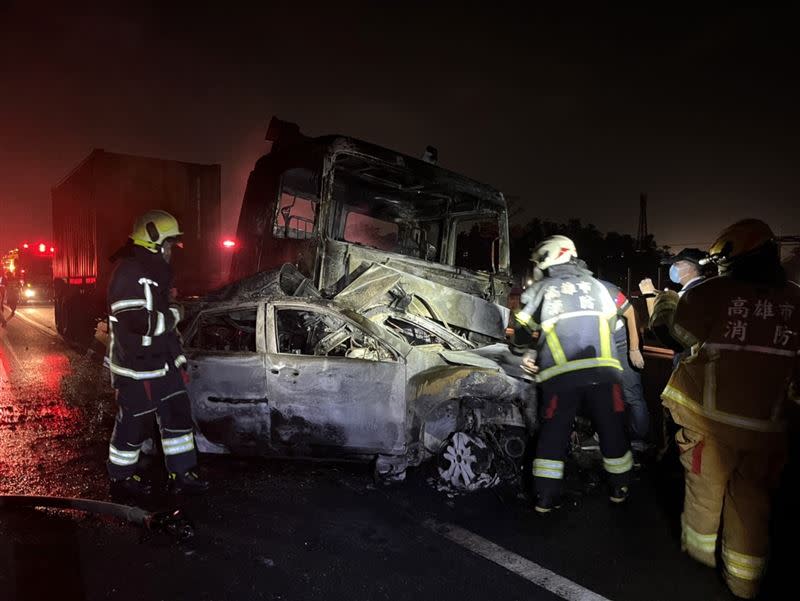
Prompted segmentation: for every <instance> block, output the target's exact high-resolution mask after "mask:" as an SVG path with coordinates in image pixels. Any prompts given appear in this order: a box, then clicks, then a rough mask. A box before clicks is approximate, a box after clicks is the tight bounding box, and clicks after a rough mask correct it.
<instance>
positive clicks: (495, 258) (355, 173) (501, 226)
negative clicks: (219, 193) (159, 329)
mask: <svg viewBox="0 0 800 601" xmlns="http://www.w3.org/2000/svg"><path fill="white" fill-rule="evenodd" d="M267 139H268V140H271V141H272V143H273V145H272V148H271V150H270V152H269V154H267V155H265V156H263V157H261V159H259V160H258V162H257V163H256V165H255V167H254V168H253V171H252V172H251V173H250V177H249V179H248V182H247V189H246V191H245V196H244V200H243V203H242V209H241V214H240V216H239V227H238V231H237V240H236V248H235V250H234V254H233V259H232V264H231V277H232V279H234V280H236V279H240V278H244V277H247V276H250V275H252V274H255V273H258V272H262V271H267V270H270V269H277V268H279V267H280V266H281V265H283V264H284V263H289V264H292V265H295V266H296V267H297V269H298V270H299V271H300V272H301V273H302V274H304V275H305V276H307V277H308V278H309V279H310V280H311V282H312V283H313V285H314V286H315V287H316V288H318V289H319V290H321V291H322V292H323V293H324V294H325V295H327V296H331V295H333V294H336V293H338V292H339V291H340V290H342V289H343V288H345V287H346V286H347V285H349V284H350V283H351V282H352V281H353V280H354V279H355V278H357V277H359V276H360V275H361V274H363V273H364V272H365V271H366V270H367V269H369V268H370V267H371V266H372V265H375V264H380V265H384V266H387V267H390V268H392V269H394V270H395V271H394V275H393V276H392V277H394V276H395V275H397V276H399V277H397V282H396V285H397V286H399V287H401V288H403V289H404V290H405V291H407V292H410V291H414V292H415V296H414V303H413V306H412V307H411V311H412V312H414V313H416V314H418V315H421V316H423V317H429V318H432V319H434V320H436V321H439V322H441V323H446V324H447V327H449V328H451V329H453V330H454V331H456V332H458V333H459V334H461V335H463V336H464V337H465V338H468V339H469V340H471V341H474V342H479V343H482V344H488V343H492V342H496V341H499V340H503V338H504V336H505V328H506V326H507V324H508V320H509V316H510V312H509V310H508V308H507V306H506V305H507V300H508V292H509V288H510V287H511V276H510V268H509V236H508V211H507V208H506V201H505V198H504V197H503V195H502V194H501V193H500V192H499V191H497V190H495V189H494V188H492V187H491V186H488V185H486V184H481V183H479V182H476V181H474V180H472V179H469V178H467V177H465V176H463V175H460V174H458V173H454V172H452V171H449V170H447V169H444V168H442V167H440V166H438V165H437V164H436V161H435V158H434V157H435V154H436V153H435V151H434V150H433V149H430V148H429V150H428V156H427V159H416V158H412V157H409V156H406V155H404V154H401V153H399V152H396V151H393V150H389V149H386V148H383V147H380V146H377V145H374V144H370V143H367V142H362V141H360V140H356V139H354V138H350V137H345V136H339V135H335V136H322V137H316V138H310V137H307V136H304V135H303V134H301V133H300V130H299V127H298V126H297V125H295V124H293V123H287V122H283V121H280V120H279V119H275V118H273V119H272V121H271V122H270V125H269V129H268V131H267ZM378 285H380V284H378Z"/></svg>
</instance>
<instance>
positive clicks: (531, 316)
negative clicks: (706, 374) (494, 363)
mask: <svg viewBox="0 0 800 601" xmlns="http://www.w3.org/2000/svg"><path fill="white" fill-rule="evenodd" d="M577 256H578V253H577V251H576V249H575V245H574V243H573V242H572V240H570V239H569V238H567V237H565V236H552V237H550V238H548V239H546V240H545V241H544V242H542V243H541V244H539V245H538V246H537V247H536V249H535V250H534V251H533V256H532V257H531V260H532V261H533V263H534V279H535V280H537V281H536V283H535V284H534V285H533V286H531V287H529V288H528V289H527V290H526V291H525V292H524V293H523V295H522V299H521V300H522V305H523V308H522V310H521V311H520V312H519V313H517V316H516V318H517V321H518V324H519V325H518V327H517V330H518V332H517V333H515V339H517V338H516V334H519V335H520V338H519V339H524V338H525V337H526V335H529V334H530V332H531V331H538V332H539V336H538V339H537V341H536V349H535V351H530V352H529V353H528V355H527V356H526V357H525V358H524V359H523V365H525V366H526V367H527V368H528V369H530V370H531V371H532V372H534V373H535V374H536V378H537V380H538V382H539V383H540V385H541V397H540V398H541V399H542V401H541V405H540V408H541V413H542V415H541V429H540V432H539V440H538V443H537V446H536V455H535V459H534V461H533V477H534V486H535V489H536V505H535V509H536V511H537V512H539V513H547V512H549V511H552V510H553V509H555V508H557V507H558V506H559V503H560V498H561V489H562V481H563V478H564V457H565V455H566V452H567V447H568V444H569V438H570V433H571V432H572V423H573V420H574V419H575V415H576V413H577V411H578V409H579V407H580V406H581V404H584V407H585V410H586V412H587V413H588V414H589V416H590V417H591V419H592V421H593V422H594V427H595V429H596V430H597V432H598V434H599V438H600V451H601V453H602V456H603V467H604V468H605V470H606V472H608V475H609V484H610V496H609V498H610V499H611V501H613V502H615V503H621V502H623V501H625V500H626V499H627V496H628V486H629V482H630V472H631V469H632V468H633V456H632V455H631V451H630V446H629V444H628V440H627V438H626V436H625V424H624V415H625V403H624V398H623V393H622V386H621V375H622V366H621V364H620V361H619V358H618V357H617V354H616V349H615V345H614V341H613V334H612V332H613V331H614V324H615V323H616V320H617V315H618V312H617V307H616V305H615V304H614V301H613V299H612V298H611V295H610V294H609V293H608V291H607V290H606V288H605V286H603V284H602V283H600V282H599V281H598V280H596V279H594V278H593V277H592V276H591V272H589V271H587V270H586V269H585V268H583V267H581V266H579V265H577V264H576V259H577ZM520 330H521V331H520ZM534 354H535V360H533V355H534Z"/></svg>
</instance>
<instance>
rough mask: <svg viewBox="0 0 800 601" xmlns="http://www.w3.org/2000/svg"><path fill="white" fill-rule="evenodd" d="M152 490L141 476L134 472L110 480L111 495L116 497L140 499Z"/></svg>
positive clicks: (148, 494)
mask: <svg viewBox="0 0 800 601" xmlns="http://www.w3.org/2000/svg"><path fill="white" fill-rule="evenodd" d="M152 492H153V487H152V486H150V485H149V484H148V483H147V482H145V481H144V480H142V478H141V476H139V475H138V474H134V475H133V476H128V477H127V478H123V479H122V480H112V481H111V496H112V497H113V498H117V499H131V498H133V499H141V498H143V497H148V496H150V494H151V493H152Z"/></svg>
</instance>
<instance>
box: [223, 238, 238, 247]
mask: <svg viewBox="0 0 800 601" xmlns="http://www.w3.org/2000/svg"><path fill="white" fill-rule="evenodd" d="M222 246H224V247H225V248H236V240H231V239H230V238H228V239H227V240H223V241H222Z"/></svg>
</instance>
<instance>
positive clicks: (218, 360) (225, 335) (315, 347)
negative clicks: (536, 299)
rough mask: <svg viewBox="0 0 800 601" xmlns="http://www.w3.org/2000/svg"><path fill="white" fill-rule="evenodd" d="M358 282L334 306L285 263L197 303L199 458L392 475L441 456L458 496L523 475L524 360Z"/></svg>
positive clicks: (193, 350) (189, 342) (192, 364)
mask: <svg viewBox="0 0 800 601" xmlns="http://www.w3.org/2000/svg"><path fill="white" fill-rule="evenodd" d="M362 278H363V279H364V280H365V281H362V279H359V278H357V279H356V280H354V281H353V282H352V284H351V286H349V287H348V288H346V289H345V290H343V291H342V292H341V293H340V294H339V295H337V296H336V297H334V298H333V299H330V300H329V299H324V298H322V297H321V295H320V294H319V292H318V291H316V290H315V289H314V288H313V286H311V285H310V284H309V282H308V281H307V280H306V279H305V278H303V277H302V276H301V275H300V274H298V273H297V272H296V270H294V269H293V268H292V267H291V266H288V265H287V266H285V267H284V268H283V269H282V270H280V272H278V273H275V272H272V273H270V274H259V275H257V276H254V277H253V278H250V280H249V281H245V282H240V283H238V284H236V285H234V287H233V288H231V289H230V290H229V292H230V294H227V295H222V296H221V297H220V300H210V301H209V300H206V301H202V302H200V304H199V306H198V307H196V308H195V310H194V311H192V315H193V317H192V318H191V319H190V320H189V322H188V325H187V326H186V327H185V328H184V329H183V331H182V334H183V337H184V341H185V351H186V354H187V357H188V358H189V364H188V369H189V373H190V376H191V379H190V383H189V393H190V395H189V396H190V397H191V399H192V403H193V416H194V418H195V420H196V423H197V425H198V428H199V435H198V440H199V448H200V450H201V451H211V452H224V453H236V454H245V455H252V454H277V455H292V456H309V457H331V458H334V457H339V458H355V459H364V460H374V461H375V471H376V476H378V477H386V478H390V479H402V477H403V476H404V474H405V470H406V468H407V467H408V466H411V465H418V464H419V463H421V462H422V461H424V460H426V459H430V458H434V457H436V458H438V462H439V472H440V475H441V477H442V479H444V480H445V481H446V482H448V483H449V484H451V485H452V486H454V487H457V488H462V489H475V488H481V487H488V486H492V485H494V484H496V483H497V482H498V481H500V480H501V479H509V478H517V477H518V476H519V475H520V471H519V469H520V466H521V463H522V458H523V455H524V452H525V447H526V443H527V440H528V437H529V432H528V429H529V428H530V427H532V426H531V425H530V424H531V422H535V392H534V385H533V384H532V383H531V382H530V380H529V379H526V378H525V377H523V373H522V371H521V370H520V368H519V359H518V358H514V357H513V356H511V354H510V353H509V351H508V347H507V346H506V345H502V344H497V345H491V346H485V347H482V348H480V349H476V348H475V344H473V343H471V342H470V341H468V340H467V339H465V338H463V337H461V336H458V335H456V334H455V333H454V332H452V331H451V330H449V329H448V328H446V327H443V326H442V325H441V324H439V323H437V322H435V321H433V320H430V319H427V318H423V317H420V316H417V315H414V314H413V313H408V312H406V311H403V310H402V309H399V308H398V307H397V305H394V306H392V305H385V304H382V300H381V298H382V295H381V291H380V290H373V294H372V295H369V296H368V297H366V298H365V297H363V296H361V295H360V292H362V291H363V290H364V284H365V282H368V281H372V277H371V276H370V274H365V275H363V276H362ZM295 290H301V291H302V292H301V293H300V294H301V295H300V296H296V295H293V294H292V291H295ZM223 297H227V298H226V299H224V300H223ZM356 307H360V309H356ZM503 358H505V360H503ZM526 411H527V412H528V413H527V414H526ZM531 415H533V416H534V417H533V418H531V417H530V416H531Z"/></svg>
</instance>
